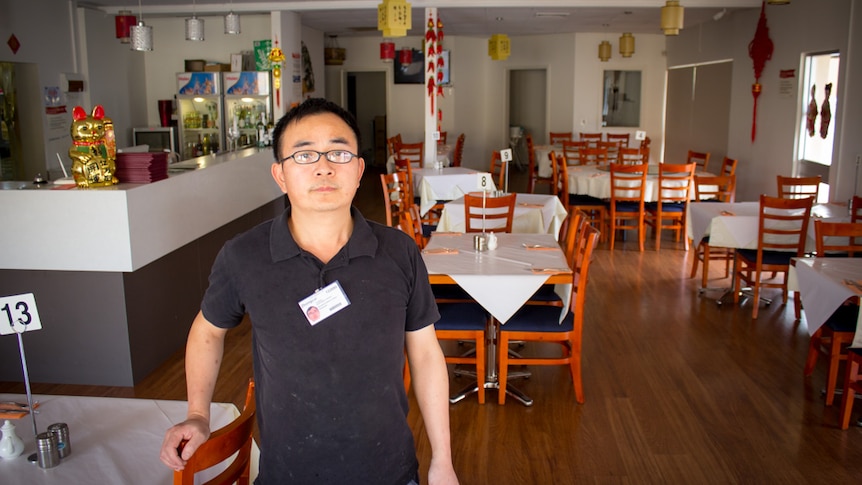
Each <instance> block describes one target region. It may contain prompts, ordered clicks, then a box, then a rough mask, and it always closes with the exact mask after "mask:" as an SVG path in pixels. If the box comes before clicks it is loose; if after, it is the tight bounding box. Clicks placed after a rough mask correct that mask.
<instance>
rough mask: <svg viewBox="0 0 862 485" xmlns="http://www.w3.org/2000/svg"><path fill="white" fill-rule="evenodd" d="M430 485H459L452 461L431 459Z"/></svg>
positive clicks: (429, 470)
mask: <svg viewBox="0 0 862 485" xmlns="http://www.w3.org/2000/svg"><path fill="white" fill-rule="evenodd" d="M428 485H458V477H457V476H455V469H454V468H453V467H452V462H451V461H450V460H435V459H434V458H432V459H431V465H430V466H429V467H428Z"/></svg>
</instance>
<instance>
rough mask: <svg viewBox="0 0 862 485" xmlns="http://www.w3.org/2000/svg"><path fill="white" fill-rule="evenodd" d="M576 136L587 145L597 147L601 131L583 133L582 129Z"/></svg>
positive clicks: (600, 138)
mask: <svg viewBox="0 0 862 485" xmlns="http://www.w3.org/2000/svg"><path fill="white" fill-rule="evenodd" d="M578 136H579V138H580V139H581V140H583V141H585V142H587V146H590V147H597V146H598V144H599V142H600V141H602V134H601V133H584V132H583V131H582V132H580V134H579V135H578Z"/></svg>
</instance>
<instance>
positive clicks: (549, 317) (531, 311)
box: [500, 305, 575, 332]
mask: <svg viewBox="0 0 862 485" xmlns="http://www.w3.org/2000/svg"><path fill="white" fill-rule="evenodd" d="M559 320H560V308H559V307H555V306H536V305H527V306H524V307H523V308H521V309H520V310H518V312H517V313H515V315H514V316H512V318H510V319H509V321H508V322H506V323H505V324H503V325H501V327H500V329H501V330H502V331H510V332H569V331H571V330H572V329H573V328H574V322H575V316H574V314H573V313H572V312H568V314H567V315H566V318H564V319H563V322H562V323H558V322H559Z"/></svg>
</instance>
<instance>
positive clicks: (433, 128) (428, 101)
mask: <svg viewBox="0 0 862 485" xmlns="http://www.w3.org/2000/svg"><path fill="white" fill-rule="evenodd" d="M428 19H431V21H432V22H433V24H432V25H434V29H435V30H436V28H437V27H436V26H437V9H436V8H426V9H425V18H424V19H423V20H422V24H421V25H422V26H423V29H422V32H420V33H419V35H420V36H422V37H423V38H424V37H425V33H426V32H427V31H428ZM435 45H436V44H435ZM423 46H424V49H425V65H424V66H422V72H423V73H424V76H425V89H424V91H423V92H422V95H423V96H425V167H433V166H434V162H436V161H437V140H435V139H434V133H436V132H437V109H438V108H439V106H438V104H437V101H438V100H437V71H436V67H437V50H436V49H429V47H428V44H427V43H425V44H423ZM429 51H430V52H429ZM429 64H430V65H432V66H434V67H435V69H434V70H433V71H431V72H429V71H428V65H429ZM432 80H433V81H432ZM432 82H433V84H434V89H433V90H432V91H431V95H430V96H429V95H428V89H429V85H430V84H431V83H432Z"/></svg>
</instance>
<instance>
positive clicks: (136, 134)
mask: <svg viewBox="0 0 862 485" xmlns="http://www.w3.org/2000/svg"><path fill="white" fill-rule="evenodd" d="M132 142H133V143H134V144H135V145H149V146H150V149H149V151H151V152H163V151H165V150H170V151H172V152H176V151H177V137H176V129H175V128H174V127H173V126H157V127H144V128H132Z"/></svg>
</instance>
